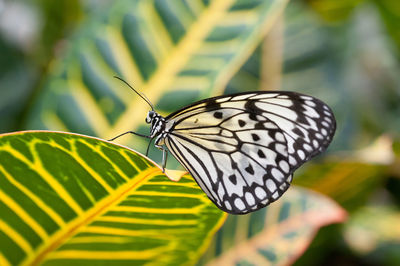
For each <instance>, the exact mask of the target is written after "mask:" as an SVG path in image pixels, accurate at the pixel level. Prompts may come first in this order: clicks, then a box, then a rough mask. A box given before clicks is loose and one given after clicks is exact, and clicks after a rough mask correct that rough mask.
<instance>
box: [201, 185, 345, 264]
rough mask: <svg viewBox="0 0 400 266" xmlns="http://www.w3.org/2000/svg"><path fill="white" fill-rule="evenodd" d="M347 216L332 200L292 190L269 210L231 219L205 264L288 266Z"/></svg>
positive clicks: (207, 254) (229, 218)
mask: <svg viewBox="0 0 400 266" xmlns="http://www.w3.org/2000/svg"><path fill="white" fill-rule="evenodd" d="M345 219H346V212H345V211H344V210H343V209H342V208H341V207H340V206H338V205H337V204H336V203H335V202H333V201H332V200H331V199H329V198H327V197H326V196H323V195H321V194H318V193H315V192H312V191H310V190H308V189H303V188H299V187H296V186H294V187H291V188H290V189H289V190H288V191H287V192H286V193H285V195H284V196H283V197H282V198H281V199H280V200H278V201H277V202H274V203H273V204H271V205H270V206H268V207H266V208H264V209H262V210H260V211H257V212H254V213H251V214H249V215H243V216H229V217H228V219H227V221H226V223H225V224H224V226H223V227H222V228H221V229H220V231H219V232H218V234H217V235H216V239H215V241H214V243H215V244H214V246H211V247H210V249H209V250H208V251H207V253H206V254H205V256H204V258H203V260H204V261H208V260H209V258H210V257H213V256H216V258H215V259H212V260H211V261H209V262H208V264H207V265H288V264H292V263H293V262H294V261H295V260H296V259H297V258H298V257H299V256H300V255H301V254H302V253H303V252H304V250H306V248H307V246H308V245H309V244H310V242H311V240H312V239H313V237H314V235H315V233H316V232H317V230H318V229H319V228H320V227H321V226H323V225H326V224H330V223H336V222H343V221H344V220H345Z"/></svg>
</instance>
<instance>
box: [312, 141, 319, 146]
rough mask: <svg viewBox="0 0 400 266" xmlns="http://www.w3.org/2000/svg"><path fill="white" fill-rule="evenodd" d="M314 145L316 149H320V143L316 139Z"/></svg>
mask: <svg viewBox="0 0 400 266" xmlns="http://www.w3.org/2000/svg"><path fill="white" fill-rule="evenodd" d="M312 144H313V145H314V148H318V147H319V143H318V141H317V140H316V139H314V140H313V141H312Z"/></svg>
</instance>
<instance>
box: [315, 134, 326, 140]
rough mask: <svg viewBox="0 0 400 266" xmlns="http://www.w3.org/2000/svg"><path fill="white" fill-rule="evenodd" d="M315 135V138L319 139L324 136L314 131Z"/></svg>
mask: <svg viewBox="0 0 400 266" xmlns="http://www.w3.org/2000/svg"><path fill="white" fill-rule="evenodd" d="M315 136H316V137H317V138H319V139H323V138H324V136H322V135H321V134H320V133H315Z"/></svg>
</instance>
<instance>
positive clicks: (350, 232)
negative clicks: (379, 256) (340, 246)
mask: <svg viewBox="0 0 400 266" xmlns="http://www.w3.org/2000/svg"><path fill="white" fill-rule="evenodd" d="M399 220H400V212H399V210H398V208H396V207H395V206H387V205H386V206H364V207H363V208H361V209H360V210H358V211H357V212H355V213H354V214H353V215H352V217H351V218H350V219H349V221H348V223H346V225H345V228H344V238H345V241H346V242H347V244H348V245H349V246H350V247H351V248H352V249H353V250H355V251H356V252H357V253H360V254H364V255H365V254H366V253H370V252H372V251H374V250H377V249H378V248H379V247H380V246H381V247H382V246H384V245H388V244H390V243H397V245H399V244H400V227H399Z"/></svg>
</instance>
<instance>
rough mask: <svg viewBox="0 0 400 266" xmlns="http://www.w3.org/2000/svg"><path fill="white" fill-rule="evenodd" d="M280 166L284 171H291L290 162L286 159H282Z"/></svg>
mask: <svg viewBox="0 0 400 266" xmlns="http://www.w3.org/2000/svg"><path fill="white" fill-rule="evenodd" d="M279 167H280V168H281V169H282V171H283V172H285V173H289V164H288V163H287V162H286V161H284V160H282V161H280V162H279Z"/></svg>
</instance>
